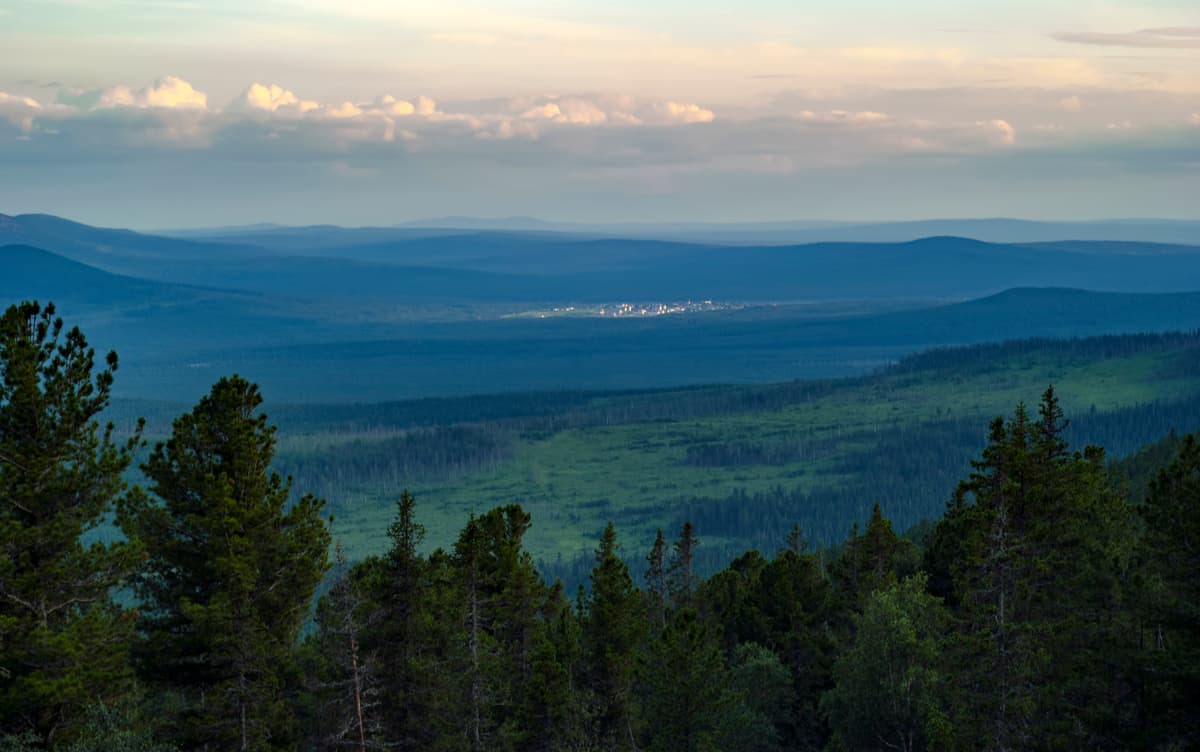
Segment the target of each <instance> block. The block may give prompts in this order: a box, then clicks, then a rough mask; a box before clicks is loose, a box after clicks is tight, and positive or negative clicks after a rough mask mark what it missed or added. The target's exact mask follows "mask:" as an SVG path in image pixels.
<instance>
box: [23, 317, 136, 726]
mask: <svg viewBox="0 0 1200 753" xmlns="http://www.w3.org/2000/svg"><path fill="white" fill-rule="evenodd" d="M116 369H117V356H116V354H115V353H109V354H108V356H107V358H106V359H105V361H104V366H103V367H101V368H100V369H99V370H98V371H97V366H96V357H95V352H94V351H93V350H92V348H90V347H89V346H88V343H87V340H86V338H84V336H83V334H82V333H81V332H80V331H79V329H78V328H73V329H70V330H64V326H63V321H62V320H61V319H59V318H57V317H56V316H55V310H54V306H53V304H47V305H46V306H45V307H44V308H43V307H41V306H39V305H38V304H37V303H30V302H26V303H22V304H20V305H16V306H11V307H9V308H8V309H7V310H6V311H5V312H4V315H3V316H2V317H0V551H2V556H0V734H4V735H9V736H14V737H13V738H12V739H14V740H15V739H25V740H33V741H36V744H38V745H69V744H71V743H72V739H73V738H75V737H78V736H80V735H84V734H85V732H86V730H85V729H84V727H86V726H87V725H86V721H87V720H86V714H87V711H88V709H89V708H91V707H94V706H96V705H97V704H99V705H104V706H110V705H116V704H120V703H122V702H123V699H124V698H125V697H126V696H127V695H128V694H129V693H130V692H131V691H132V689H133V685H132V683H133V673H132V671H131V669H130V666H129V662H128V652H129V646H130V645H131V644H132V642H133V619H132V618H133V612H132V611H131V610H129V609H127V608H124V607H121V606H118V605H117V604H116V603H115V602H114V601H113V600H112V599H111V593H112V591H113V589H114V588H116V587H117V586H118V585H120V584H121V583H122V582H123V581H124V579H125V578H126V577H127V576H128V575H130V574H131V573H132V571H133V568H134V565H135V563H136V561H137V558H138V547H137V545H136V544H135V543H133V542H129V541H126V542H120V543H110V544H105V543H103V542H100V541H93V542H92V543H90V544H85V543H84V541H83V540H82V538H81V537H83V536H84V535H85V534H88V533H89V532H91V531H93V530H94V529H95V528H96V527H97V526H99V525H100V524H101V523H103V522H104V521H105V520H106V518H107V517H108V516H109V515H110V514H111V512H112V511H113V508H114V505H116V504H117V503H119V502H120V501H121V500H122V499H123V497H124V496H125V494H126V492H127V490H126V485H125V483H124V481H123V480H122V474H123V473H124V472H125V470H126V469H127V468H128V467H129V465H130V463H131V462H132V460H133V453H134V451H135V450H136V449H137V447H138V446H139V445H140V443H141V438H140V430H141V426H140V424H139V426H138V429H137V430H136V431H135V432H134V434H133V436H132V437H130V438H129V439H128V440H126V441H123V442H122V441H118V440H117V439H116V438H115V436H114V430H113V426H112V424H108V425H107V426H106V427H104V428H103V429H101V428H100V425H99V422H98V421H97V416H98V415H99V414H100V412H101V411H103V410H104V408H105V407H106V406H107V405H108V401H109V395H110V392H111V389H112V383H113V372H115V371H116Z"/></svg>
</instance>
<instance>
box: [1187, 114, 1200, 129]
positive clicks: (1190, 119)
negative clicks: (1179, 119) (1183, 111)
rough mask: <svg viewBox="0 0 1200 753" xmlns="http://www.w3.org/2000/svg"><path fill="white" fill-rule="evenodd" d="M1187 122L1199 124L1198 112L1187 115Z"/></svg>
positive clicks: (1199, 116) (1199, 115)
mask: <svg viewBox="0 0 1200 753" xmlns="http://www.w3.org/2000/svg"><path fill="white" fill-rule="evenodd" d="M1188 122H1189V123H1191V124H1192V125H1194V126H1200V112H1194V113H1192V114H1191V115H1189V116H1188Z"/></svg>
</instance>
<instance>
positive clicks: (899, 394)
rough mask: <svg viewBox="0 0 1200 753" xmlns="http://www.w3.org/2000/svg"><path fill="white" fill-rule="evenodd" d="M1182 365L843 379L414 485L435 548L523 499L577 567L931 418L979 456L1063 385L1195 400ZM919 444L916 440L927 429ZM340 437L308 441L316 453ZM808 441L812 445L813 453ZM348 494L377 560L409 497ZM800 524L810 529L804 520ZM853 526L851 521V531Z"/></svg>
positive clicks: (554, 437)
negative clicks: (597, 548)
mask: <svg viewBox="0 0 1200 753" xmlns="http://www.w3.org/2000/svg"><path fill="white" fill-rule="evenodd" d="M1178 356H1179V353H1178V352H1175V351H1171V350H1159V351H1154V352H1138V353H1133V354H1129V355H1124V356H1118V357H1112V358H1102V357H1095V356H1089V355H1086V354H1074V355H1072V354H1069V353H1063V352H1061V351H1060V350H1058V349H1056V348H1054V347H1049V346H1048V347H1046V348H1044V349H1041V350H1035V351H1033V352H1028V353H1024V354H1020V355H1018V356H1014V357H1011V358H1008V359H1005V360H1003V361H992V362H988V363H985V364H980V363H975V362H964V363H962V364H959V365H956V366H953V367H950V368H940V369H937V370H921V371H917V372H914V373H891V374H885V375H880V376H873V377H867V378H858V379H846V380H842V381H840V382H838V383H836V385H835V387H834V388H833V389H832V390H831V391H829V392H828V393H827V394H825V395H824V396H821V397H818V398H815V399H812V400H810V401H807V402H802V403H798V404H794V405H789V406H787V407H784V408H782V409H778V410H771V411H748V412H739V413H730V414H726V415H719V416H705V417H701V418H695V419H684V420H669V421H667V420H660V421H643V422H635V423H627V424H620V425H611V426H590V427H584V428H574V429H567V430H563V431H558V432H556V433H553V434H550V435H549V436H545V437H540V438H523V439H521V440H520V441H519V442H518V445H517V447H516V449H515V452H514V454H513V456H512V458H511V459H510V460H509V461H508V462H506V463H504V464H503V465H501V466H500V467H499V468H497V469H495V470H492V471H488V472H481V473H475V474H471V475H468V476H465V477H462V478H459V479H457V480H454V481H452V482H449V483H435V484H426V485H423V486H417V487H415V488H414V492H415V493H416V494H417V499H418V505H419V510H420V515H421V518H422V521H423V522H424V524H425V525H426V527H427V529H428V539H427V540H428V543H429V545H430V546H444V545H448V544H449V543H451V542H452V541H453V539H454V536H455V535H456V534H457V532H458V530H459V529H460V528H461V526H462V525H463V522H464V521H465V520H466V518H467V516H468V515H470V514H472V513H481V512H483V511H485V510H487V509H489V508H490V507H492V506H494V505H498V504H504V503H509V502H519V503H521V504H522V505H524V506H525V507H526V509H528V510H529V511H530V512H531V513H532V514H533V521H534V525H533V529H532V531H531V533H530V535H529V537H528V539H527V540H528V542H529V546H530V548H531V549H532V551H533V552H534V554H535V556H538V557H543V558H547V559H549V558H554V557H556V556H558V555H561V556H563V557H565V558H570V557H573V556H575V555H577V554H579V553H583V552H587V551H590V549H591V548H592V547H593V546H594V542H595V540H596V537H597V535H598V532H599V531H600V529H601V528H602V527H603V525H604V523H605V522H606V521H607V520H609V519H614V520H617V521H618V524H619V526H620V527H621V531H622V537H623V539H624V540H625V541H626V542H627V547H629V548H630V549H632V550H639V549H642V548H643V547H645V546H646V545H648V543H649V542H650V541H651V540H652V538H653V535H654V529H655V528H656V527H659V526H665V525H667V524H669V523H670V522H671V521H672V520H673V519H674V517H675V515H676V514H677V511H678V509H679V508H680V506H681V504H682V502H683V501H684V500H687V499H689V498H697V497H700V498H707V497H711V498H717V497H723V496H727V495H729V494H731V493H733V492H734V491H735V490H744V491H746V492H747V493H748V494H751V495H752V494H753V493H755V492H760V491H761V492H766V491H769V490H771V489H774V488H776V487H783V488H787V489H794V488H799V489H804V490H814V489H817V488H821V487H837V486H838V485H840V484H843V483H846V482H847V481H849V480H850V477H849V476H847V474H846V469H845V467H844V461H845V460H846V459H847V458H849V457H854V456H856V455H860V454H861V453H870V452H871V451H872V449H873V447H874V446H875V442H876V440H875V439H874V438H875V437H878V436H879V435H880V434H881V433H882V432H885V431H887V430H889V429H895V428H899V427H910V428H912V429H913V430H914V431H917V432H919V427H920V426H921V425H922V424H923V423H925V422H932V421H944V420H946V419H950V418H977V419H978V425H979V446H980V447H982V444H983V438H984V434H985V432H986V428H987V420H988V419H989V418H991V417H992V416H995V415H1001V414H1009V413H1011V411H1012V409H1013V407H1014V406H1015V405H1016V403H1018V402H1021V401H1024V402H1026V403H1027V404H1033V403H1036V401H1037V399H1038V398H1039V397H1040V395H1041V392H1042V391H1043V390H1044V389H1045V388H1046V386H1047V385H1048V384H1053V385H1055V388H1056V390H1057V391H1058V393H1059V395H1060V397H1061V399H1062V402H1063V405H1064V408H1065V409H1066V411H1067V413H1068V415H1073V414H1074V415H1079V414H1083V413H1090V412H1092V411H1096V412H1101V413H1102V412H1105V411H1112V410H1114V409H1117V408H1125V407H1129V406H1135V405H1139V404H1144V403H1150V402H1153V401H1156V400H1157V401H1171V400H1177V399H1183V398H1189V397H1192V396H1195V395H1196V394H1197V393H1198V392H1200V380H1197V379H1196V378H1195V377H1194V376H1193V375H1192V374H1190V373H1189V372H1187V371H1186V370H1180V369H1179V368H1177V367H1176V360H1177V358H1178ZM1181 428H1182V427H1181ZM914 436H915V437H918V438H917V439H915V440H914V441H919V433H918V434H916V435H914ZM337 440H338V437H334V436H325V437H322V438H320V440H319V441H318V440H307V441H308V442H309V446H308V447H306V448H305V449H307V450H310V451H311V450H312V449H314V448H316V447H319V446H321V445H323V443H324V442H335V441H337ZM781 442H782V443H792V444H791V445H789V446H792V445H794V446H795V447H796V448H797V449H796V450H795V452H796V454H797V455H798V459H796V460H794V461H792V462H786V463H782V464H778V465H765V464H759V465H727V466H720V467H697V466H695V465H689V464H687V463H686V462H685V459H686V457H687V452H688V448H689V447H697V446H704V445H710V444H722V443H724V444H730V443H781ZM806 445H807V446H810V447H812V448H813V449H812V450H811V452H810V453H809V454H808V455H806V454H805V447H806ZM839 461H842V462H839ZM347 489H348V491H347V493H346V494H345V496H339V497H338V498H336V499H331V502H332V503H333V504H334V506H335V507H336V508H337V509H338V510H339V513H338V518H339V519H338V522H337V534H338V535H339V536H341V537H343V539H344V540H345V542H346V545H347V547H348V549H349V550H350V552H351V554H352V555H354V556H362V555H365V554H368V553H371V552H377V551H380V550H381V549H382V548H383V547H384V546H385V534H384V531H385V529H386V526H387V523H388V522H389V521H390V519H391V515H392V512H393V506H392V502H393V500H394V498H395V497H396V495H398V493H399V489H370V488H355V487H354V485H353V483H352V482H351V483H350V484H348V485H347ZM950 492H951V489H950V488H947V489H945V490H943V491H942V492H941V495H940V496H936V497H931V498H930V499H928V511H929V514H931V515H932V514H936V512H937V511H939V510H940V509H941V505H942V503H943V501H944V500H945V498H946V497H947V496H948V495H949V494H950ZM797 516H798V517H799V518H800V520H799V522H800V523H801V525H802V526H803V525H804V524H805V521H804V519H803V512H802V511H798V515H797ZM853 517H854V513H852V512H850V511H847V520H846V525H847V526H848V525H849V522H850V520H851V519H853ZM717 538H720V537H717ZM710 540H712V537H711V536H710ZM732 543H736V542H732Z"/></svg>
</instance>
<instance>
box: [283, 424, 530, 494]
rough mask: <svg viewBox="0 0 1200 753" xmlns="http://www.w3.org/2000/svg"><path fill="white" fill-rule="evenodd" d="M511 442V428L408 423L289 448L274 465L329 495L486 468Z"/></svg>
mask: <svg viewBox="0 0 1200 753" xmlns="http://www.w3.org/2000/svg"><path fill="white" fill-rule="evenodd" d="M513 442H514V438H513V436H512V434H511V433H509V432H507V431H504V430H503V429H499V428H497V427H493V426H487V425H478V424H462V425H454V426H439V427H433V428H422V429H409V430H406V431H404V432H403V433H401V434H400V435H398V436H394V437H388V438H386V439H378V440H371V441H365V440H361V439H355V440H351V441H349V442H340V443H337V444H333V445H330V446H327V447H322V448H320V449H319V450H318V451H315V452H311V453H296V452H293V453H290V454H289V455H288V456H287V457H286V459H283V462H281V463H280V464H279V467H280V469H281V470H283V471H285V472H287V473H288V474H289V475H291V476H292V477H293V479H294V481H295V482H296V484H297V485H298V486H300V487H302V488H304V489H311V490H313V491H315V492H316V493H319V494H323V495H326V496H333V495H334V494H337V493H339V492H341V493H345V492H346V491H347V490H349V489H353V488H368V489H378V488H381V487H383V488H389V487H390V488H393V489H395V488H398V487H402V486H404V485H405V484H419V483H427V482H434V481H446V480H448V479H453V478H456V477H458V476H462V475H465V474H468V473H473V472H476V471H486V470H490V469H492V468H495V467H497V466H498V465H500V464H501V463H503V462H504V461H505V460H507V459H508V458H509V457H511V455H512V450H513Z"/></svg>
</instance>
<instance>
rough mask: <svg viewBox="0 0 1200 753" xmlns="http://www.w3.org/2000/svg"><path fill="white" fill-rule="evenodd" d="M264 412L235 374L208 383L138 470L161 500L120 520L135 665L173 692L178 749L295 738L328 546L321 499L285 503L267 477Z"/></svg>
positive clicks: (282, 490)
mask: <svg viewBox="0 0 1200 753" xmlns="http://www.w3.org/2000/svg"><path fill="white" fill-rule="evenodd" d="M261 403H262V397H261V395H260V394H259V391H258V388H257V387H256V386H255V385H253V384H251V383H249V382H247V381H246V380H244V379H242V378H240V377H237V376H234V377H231V378H225V379H221V380H220V381H219V382H217V384H216V385H214V386H213V388H212V391H211V393H210V394H209V395H207V396H205V397H204V398H203V399H202V400H201V401H200V402H199V404H197V405H196V407H195V408H194V409H193V410H192V411H190V412H188V413H185V414H184V415H182V416H180V417H179V418H178V419H176V420H175V423H174V427H173V432H172V435H171V437H170V439H169V440H167V442H165V443H159V444H158V445H156V446H155V448H154V451H153V453H152V454H151V456H150V458H149V460H148V461H147V462H146V463H145V464H144V465H143V466H142V470H143V472H144V473H145V474H146V476H147V478H148V479H149V480H150V482H151V487H150V490H151V492H152V493H153V494H154V495H155V497H157V498H158V500H161V502H156V501H153V500H151V499H150V498H149V497H144V496H143V497H142V498H140V499H137V500H134V501H133V503H131V504H130V505H128V506H126V508H125V509H124V510H123V511H122V514H121V519H122V523H123V525H124V526H125V528H126V529H127V530H130V531H133V532H135V533H136V536H137V538H138V540H139V541H141V542H142V545H143V547H144V548H145V557H146V561H145V569H144V571H143V573H142V575H141V576H140V577H139V579H138V581H137V593H138V595H139V597H140V598H141V599H142V600H143V603H144V605H145V609H144V610H143V612H142V618H141V628H142V630H144V631H145V634H146V642H145V644H144V646H142V650H141V668H142V671H143V672H144V674H145V676H146V677H147V678H148V679H149V680H150V681H152V682H153V683H154V684H156V685H158V686H160V687H162V688H164V689H171V690H174V691H176V692H177V693H178V695H179V700H180V709H179V711H178V713H176V714H175V715H174V716H173V718H172V719H171V720H169V729H171V731H172V732H173V734H174V736H175V737H176V739H178V740H179V741H180V742H181V743H182V744H183V745H185V746H187V747H221V748H227V749H242V750H248V749H264V748H277V747H286V746H289V745H292V744H294V742H295V740H296V733H297V730H296V728H295V727H296V726H295V720H294V717H293V712H292V709H291V708H289V704H288V694H289V692H290V691H291V689H292V688H295V687H296V686H297V685H299V682H300V678H299V677H298V669H297V663H296V660H295V648H296V641H297V638H298V637H299V633H300V628H301V625H302V624H303V622H304V619H305V617H306V615H307V614H308V610H309V608H310V605H311V604H312V598H313V593H314V590H315V589H316V587H317V585H318V583H320V581H321V578H322V576H323V575H324V573H325V570H326V569H327V567H328V549H329V541H330V537H329V533H328V530H327V529H326V525H325V522H324V521H323V520H322V519H321V517H320V513H321V508H322V506H323V504H324V502H323V501H322V500H319V499H317V498H315V497H313V496H311V495H306V496H304V497H302V498H300V499H298V500H296V501H295V502H294V503H291V504H289V502H288V499H289V494H290V484H291V482H290V479H289V480H287V481H285V480H284V479H282V478H280V476H279V474H277V473H274V472H272V471H271V470H270V463H271V460H272V457H273V455H274V449H275V428H274V427H273V426H269V425H268V424H267V417H266V415H265V414H261V413H260V414H257V415H256V411H257V410H258V408H259V406H260V405H261Z"/></svg>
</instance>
